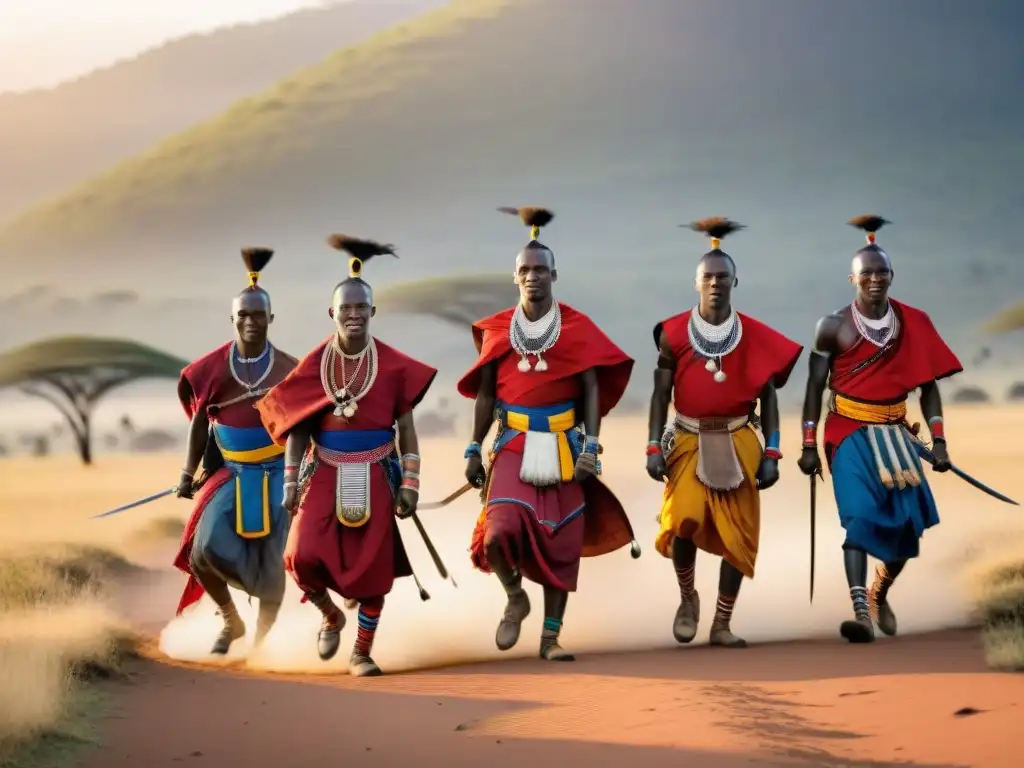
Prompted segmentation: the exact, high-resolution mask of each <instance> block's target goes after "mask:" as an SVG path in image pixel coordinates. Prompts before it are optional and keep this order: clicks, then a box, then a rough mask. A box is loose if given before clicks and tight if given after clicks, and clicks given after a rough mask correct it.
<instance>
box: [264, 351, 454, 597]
mask: <svg viewBox="0 0 1024 768" xmlns="http://www.w3.org/2000/svg"><path fill="white" fill-rule="evenodd" d="M332 338H333V337H332ZM330 341H331V339H330V338H329V339H327V340H326V341H324V342H323V343H321V344H320V345H319V346H318V347H317V348H316V349H314V350H313V351H312V352H310V353H309V354H308V355H306V357H305V358H303V360H302V362H300V363H299V365H298V367H297V368H296V369H295V370H294V371H292V373H291V374H290V375H289V376H288V378H286V379H285V380H284V381H283V382H281V384H279V385H278V386H277V387H275V388H274V389H273V390H271V391H270V392H269V393H268V394H267V396H266V397H265V398H264V399H263V400H262V401H261V402H260V405H259V410H260V414H261V416H262V417H263V424H264V426H266V428H267V430H268V431H269V432H270V436H271V437H272V438H273V439H274V441H275V442H277V443H278V444H279V445H284V444H285V443H286V442H287V439H288V434H289V432H291V430H292V429H293V428H294V427H296V426H297V425H298V424H299V423H301V422H303V421H306V420H307V419H315V420H316V430H318V431H319V430H322V431H342V432H344V431H349V430H390V429H393V428H394V426H395V422H396V420H397V419H398V418H399V417H400V416H403V415H405V414H406V413H409V412H410V411H411V410H413V408H415V407H416V406H417V405H418V404H419V402H420V401H421V400H422V399H423V397H424V395H426V394H427V390H429V389H430V385H431V384H432V383H433V381H434V377H435V376H436V375H437V371H436V369H434V368H431V367H430V366H428V365H425V364H423V363H421V362H419V361H417V360H414V359H413V358H411V357H408V356H407V355H404V354H402V353H401V352H399V351H398V350H397V349H395V348H394V347H391V346H388V345H387V344H385V343H384V342H382V341H380V340H376V339H375V341H376V344H377V364H378V373H377V379H376V381H375V383H374V385H373V388H372V389H371V390H370V392H369V393H368V394H367V395H366V396H365V397H364V398H363V399H362V400H360V401H359V403H358V410H357V411H356V413H355V415H354V416H353V418H352V419H351V420H350V421H349V422H346V421H345V420H344V419H341V418H339V417H336V416H335V415H334V402H333V401H332V400H331V399H330V397H329V396H328V395H327V393H326V392H325V391H324V388H323V384H322V383H321V381H320V359H321V356H322V355H323V351H324V348H325V347H326V346H327V344H328V343H330ZM337 471H338V470H337V469H335V468H334V467H332V466H330V465H329V464H326V463H325V462H323V461H321V462H320V463H319V465H318V467H317V469H316V472H315V473H314V474H313V477H312V478H311V479H310V481H309V485H308V487H307V488H306V491H305V493H304V494H303V497H302V499H301V501H300V503H299V509H298V511H297V512H296V514H295V518H294V520H293V521H292V526H291V530H290V531H289V533H288V544H287V546H286V548H285V554H284V561H285V569H286V570H287V571H288V572H289V573H290V574H292V576H293V577H294V579H295V581H296V583H297V584H298V585H299V587H300V588H301V589H302V591H303V593H304V594H305V595H309V594H314V593H317V592H322V591H323V590H324V589H330V590H332V591H334V592H336V593H338V594H339V595H341V596H342V597H345V598H352V599H356V600H364V599H369V598H372V597H379V596H382V595H386V594H387V593H389V592H390V591H391V587H392V586H393V584H394V580H395V579H396V578H398V577H401V576H411V575H412V567H411V565H410V564H409V558H408V556H407V555H406V552H405V546H404V545H403V544H402V538H401V535H400V534H399V532H398V525H397V522H396V520H395V508H396V501H395V499H394V497H393V495H392V491H391V486H390V485H389V484H388V481H387V476H386V474H385V471H384V468H383V467H382V466H380V464H372V465H371V466H370V472H371V479H370V519H369V520H368V521H367V522H366V523H365V524H364V525H362V526H360V527H358V528H347V527H345V526H343V525H342V524H341V523H340V522H339V521H338V518H337V516H336V513H335V494H336V479H337Z"/></svg>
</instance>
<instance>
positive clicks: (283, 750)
mask: <svg viewBox="0 0 1024 768" xmlns="http://www.w3.org/2000/svg"><path fill="white" fill-rule="evenodd" d="M117 688H118V690H117V698H116V700H115V707H114V711H113V712H112V714H111V716H110V717H109V719H108V720H107V721H106V722H105V723H104V724H103V730H104V735H105V741H106V745H105V746H104V747H102V748H99V749H97V750H95V751H94V752H92V753H90V754H88V755H85V756H83V762H82V765H84V766H86V767H87V768H114V767H116V766H129V765H130V766H178V765H181V764H183V763H184V764H188V765H196V766H204V765H209V766H213V765H217V766H222V765H229V764H231V763H234V764H237V765H248V766H262V765H267V766H289V767H290V766H295V767H296V768H298V767H299V766H329V765H336V764H338V761H339V760H343V761H345V763H344V764H345V765H354V766H398V765H405V764H415V765H417V766H481V765H485V766H488V768H500V767H502V766H517V767H518V768H522V767H523V766H527V767H528V768H538V767H539V766H548V765H552V766H555V765H557V766H565V765H567V764H570V761H574V762H575V763H576V764H578V765H587V766H604V765H607V766H612V765H615V766H621V765H632V766H663V765H664V766H669V765H671V766H675V767H677V766H679V765H680V764H681V761H684V762H683V764H685V761H686V760H687V759H690V760H691V762H690V765H697V766H701V768H704V767H705V766H706V767H707V768H717V767H718V766H753V765H760V766H763V765H805V766H806V765H818V766H865V765H873V766H887V765H893V766H895V765H917V766H929V767H930V768H938V767H939V766H979V767H984V768H1001V766H1007V768H1009V767H1010V766H1016V765H1019V760H1020V758H1019V752H1018V743H1019V738H1018V735H1017V734H1018V731H1019V728H1020V725H1019V723H1020V722H1021V717H1022V713H1024V677H1022V676H1013V675H995V674H990V673H988V672H987V671H986V670H985V668H984V665H983V662H982V658H981V652H980V647H979V643H978V640H977V637H976V634H975V633H973V632H946V633H940V634H935V635H923V636H918V637H907V638H899V639H896V640H890V641H885V642H879V643H876V644H875V645H874V646H872V647H856V646H846V645H843V644H840V643H839V642H818V643H787V644H778V645H765V646H758V647H753V648H751V649H749V650H746V651H737V652H732V651H725V650H722V649H710V648H706V647H705V648H687V649H679V650H674V651H659V652H649V653H641V654H631V655H630V654H614V655H597V656H594V655H592V656H586V657H581V659H580V660H579V661H578V662H576V663H575V664H565V665H552V664H547V663H542V662H540V661H530V660H526V661H509V662H505V663H487V664H477V665H471V666H465V667H457V668H447V669H440V670H433V671H426V672H418V673H412V674H405V675H392V676H388V677H382V678H376V679H364V680H356V679H351V678H348V677H345V676H341V677H327V676H323V677H320V676H313V677H310V676H303V677H291V676H281V675H265V674H259V675H257V674H249V673H245V672H230V671H211V670H209V669H207V668H202V667H198V666H192V665H186V664H179V663H169V662H160V661H154V660H146V661H141V662H139V663H138V664H137V665H136V667H135V669H134V670H133V675H132V679H131V681H130V682H129V683H127V684H124V685H121V684H119V685H118V686H117ZM958 713H959V714H958Z"/></svg>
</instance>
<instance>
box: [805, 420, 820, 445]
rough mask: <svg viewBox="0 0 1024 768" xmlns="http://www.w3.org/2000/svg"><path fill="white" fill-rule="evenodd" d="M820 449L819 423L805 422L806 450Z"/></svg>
mask: <svg viewBox="0 0 1024 768" xmlns="http://www.w3.org/2000/svg"><path fill="white" fill-rule="evenodd" d="M817 447H818V423H817V422H816V421H805V422H804V448H817Z"/></svg>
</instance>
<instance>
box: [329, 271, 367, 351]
mask: <svg viewBox="0 0 1024 768" xmlns="http://www.w3.org/2000/svg"><path fill="white" fill-rule="evenodd" d="M375 314H377V308H376V307H375V306H373V289H372V288H370V286H369V285H367V284H366V283H364V282H362V281H356V280H350V281H346V282H344V283H342V284H341V285H339V286H338V287H337V288H335V289H334V299H333V301H332V302H331V311H330V315H331V317H332V318H333V319H334V323H335V325H336V326H337V328H338V335H339V336H340V337H341V340H342V341H343V342H346V343H349V342H351V343H353V344H359V343H361V342H364V341H365V340H366V339H367V337H368V336H369V334H370V318H371V317H373V316H374V315H375Z"/></svg>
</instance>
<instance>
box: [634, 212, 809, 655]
mask: <svg viewBox="0 0 1024 768" xmlns="http://www.w3.org/2000/svg"><path fill="white" fill-rule="evenodd" d="M690 228H691V229H693V230H695V231H698V232H703V233H704V234H706V235H707V236H708V237H710V238H711V250H710V251H708V252H707V253H705V254H704V255H703V256H702V257H701V259H700V261H699V262H698V263H697V275H696V278H695V280H694V286H695V287H696V289H697V293H698V294H699V295H700V299H699V301H698V303H697V306H696V307H694V308H693V309H691V310H687V311H686V312H683V313H682V314H679V315H675V316H674V317H670V318H669V319H668V320H665V321H664V322H661V323H658V324H657V325H656V326H655V327H654V343H655V345H656V346H657V347H658V365H657V368H656V369H655V371H654V393H653V395H652V396H651V411H650V421H649V442H648V444H647V473H648V474H649V475H650V476H651V477H652V478H653V479H655V480H664V481H666V488H665V499H664V502H663V504H662V507H661V514H660V515H659V517H658V520H659V531H658V536H657V539H656V540H655V547H656V548H657V550H658V552H660V553H661V554H662V555H663V556H664V557H670V558H672V564H673V565H674V566H675V573H676V580H677V582H678V584H679V597H680V601H679V609H678V610H677V611H676V615H675V620H674V621H673V623H672V633H673V634H674V635H675V638H676V640H677V641H679V642H680V643H689V642H691V641H692V640H693V638H694V637H695V636H696V634H697V625H698V623H699V621H700V597H699V595H698V594H697V591H696V590H695V589H694V571H695V567H696V559H697V550H698V549H700V550H703V551H704V552H708V553H710V554H712V555H717V556H718V557H721V558H722V565H721V570H720V575H719V579H718V603H717V605H716V608H715V618H714V621H713V622H712V624H711V637H710V642H711V645H718V646H724V647H727V648H745V647H746V642H745V641H744V640H743V639H742V638H740V637H737V636H736V635H734V634H733V633H732V630H731V629H730V620H731V618H732V611H733V606H734V605H735V603H736V597H737V595H738V594H739V590H740V585H741V584H742V582H743V577H744V576H746V577H747V578H748V579H750V578H753V577H754V565H755V563H756V560H757V550H758V543H759V539H760V532H761V502H760V492H761V491H763V490H765V489H767V488H771V487H772V486H773V485H774V484H775V483H776V482H777V481H778V479H779V464H778V462H779V459H781V458H782V454H781V453H780V452H779V406H778V401H777V397H776V393H777V391H778V390H779V389H781V388H782V387H783V386H785V384H786V381H787V380H788V379H789V375H790V373H791V372H792V370H793V366H794V365H795V364H796V361H797V358H798V357H800V352H801V351H802V350H803V347H801V346H800V345H799V344H797V343H795V342H793V341H790V340H789V339H787V338H786V337H785V336H783V335H782V334H780V333H779V332H777V331H775V330H773V329H772V328H769V327H768V326H767V325H765V324H764V323H761V322H759V321H757V320H755V319H754V318H752V317H750V316H749V315H744V314H741V313H739V312H735V311H734V310H733V308H732V291H733V289H734V288H735V287H736V286H737V285H738V284H739V280H738V279H737V277H736V264H735V262H734V261H733V259H732V257H731V256H730V255H729V254H727V253H726V252H725V251H723V250H722V249H721V244H722V238H724V237H726V236H727V235H729V234H730V233H732V232H735V231H736V230H738V229H741V228H742V226H741V225H739V224H736V223H735V222H732V221H730V220H728V219H722V218H713V219H704V220H703V221H698V222H695V223H693V224H691V225H690ZM757 401H760V418H759V419H758V418H757V417H756V415H755V406H756V404H757ZM669 403H672V404H673V405H674V407H675V412H676V416H675V421H674V423H673V424H672V425H671V426H669V427H668V429H667V430H666V428H665V424H666V421H667V419H668V406H669ZM758 421H760V427H761V432H762V433H763V434H764V436H765V441H764V448H763V449H762V447H761V441H760V439H759V437H758V433H757V429H756V427H755V424H756V423H757V422H758Z"/></svg>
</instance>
